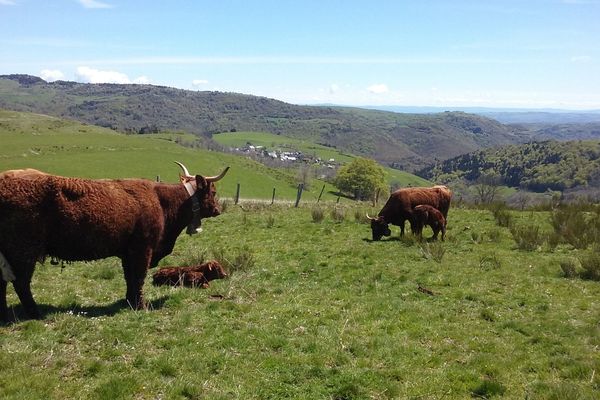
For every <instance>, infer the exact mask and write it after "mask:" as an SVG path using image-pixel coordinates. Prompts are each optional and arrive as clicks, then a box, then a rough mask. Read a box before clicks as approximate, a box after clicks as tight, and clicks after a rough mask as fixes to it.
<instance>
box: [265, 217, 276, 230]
mask: <svg viewBox="0 0 600 400" xmlns="http://www.w3.org/2000/svg"><path fill="white" fill-rule="evenodd" d="M273 225H275V217H274V216H273V214H269V215H267V228H272V227H273Z"/></svg>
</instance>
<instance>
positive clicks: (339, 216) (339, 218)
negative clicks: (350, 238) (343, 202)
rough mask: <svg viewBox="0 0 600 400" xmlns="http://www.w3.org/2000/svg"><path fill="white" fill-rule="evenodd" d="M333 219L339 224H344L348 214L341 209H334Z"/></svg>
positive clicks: (332, 211)
mask: <svg viewBox="0 0 600 400" xmlns="http://www.w3.org/2000/svg"><path fill="white" fill-rule="evenodd" d="M331 219H333V220H334V222H338V223H340V222H344V219H346V212H345V211H344V209H343V208H341V207H337V206H336V207H333V208H332V209H331Z"/></svg>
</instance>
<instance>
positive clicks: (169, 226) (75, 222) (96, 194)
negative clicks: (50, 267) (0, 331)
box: [0, 166, 227, 320]
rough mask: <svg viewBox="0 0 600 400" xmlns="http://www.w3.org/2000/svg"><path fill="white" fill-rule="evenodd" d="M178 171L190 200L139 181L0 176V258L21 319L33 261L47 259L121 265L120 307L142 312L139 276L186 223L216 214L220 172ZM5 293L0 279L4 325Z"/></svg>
mask: <svg viewBox="0 0 600 400" xmlns="http://www.w3.org/2000/svg"><path fill="white" fill-rule="evenodd" d="M182 168H184V171H185V172H186V185H187V187H188V188H191V189H190V192H191V193H192V194H189V192H188V190H186V187H185V186H184V185H183V184H180V183H178V184H165V183H156V182H153V181H149V180H143V179H120V180H88V179H78V178H66V177H60V176H54V175H48V174H44V173H27V174H25V175H23V174H19V173H17V174H14V173H13V174H6V173H4V174H0V253H2V254H3V256H4V260H5V261H6V262H7V264H8V265H9V267H10V270H11V271H12V273H13V274H14V277H15V279H14V281H13V286H14V288H15V291H16V292H17V295H18V296H19V299H20V301H21V304H22V305H23V307H24V309H25V311H26V312H27V314H28V315H29V316H31V317H38V316H39V313H38V309H37V306H36V303H35V301H34V299H33V296H32V294H31V288H30V285H31V278H32V276H33V272H34V269H35V264H36V262H38V261H43V260H44V259H45V258H46V257H47V256H51V257H53V258H58V259H61V260H65V261H84V260H96V259H101V258H106V257H111V256H116V257H119V258H121V261H122V266H123V270H124V275H125V281H126V283H127V293H126V300H127V301H128V302H129V304H130V305H131V306H132V307H134V308H143V307H145V304H144V300H143V294H142V287H143V284H144V278H145V277H146V272H147V269H148V268H149V267H150V266H156V265H157V264H158V262H159V261H160V260H161V259H162V258H163V257H165V256H167V255H168V254H170V253H171V251H172V250H173V247H174V245H175V240H176V239H177V237H178V236H179V234H180V233H181V231H182V230H183V229H184V228H185V227H186V226H188V225H190V224H192V221H195V222H194V224H195V225H196V226H195V228H198V227H199V225H200V218H208V217H215V216H217V215H219V214H220V209H219V205H218V202H217V200H216V198H215V195H216V190H215V186H214V184H213V182H215V181H217V180H219V179H221V178H222V177H223V175H224V174H225V172H226V171H227V169H226V170H225V171H224V172H223V173H222V174H221V175H220V176H219V177H210V178H204V177H202V176H201V175H196V176H195V177H193V176H191V175H188V174H187V170H186V169H185V167H183V166H182ZM38 172H39V171H38ZM194 203H196V205H197V210H193V205H194ZM188 232H189V226H188ZM194 232H195V229H194ZM6 286H7V281H6V280H5V279H0V319H4V320H6V319H7V304H6Z"/></svg>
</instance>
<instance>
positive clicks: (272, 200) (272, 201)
mask: <svg viewBox="0 0 600 400" xmlns="http://www.w3.org/2000/svg"><path fill="white" fill-rule="evenodd" d="M274 202H275V188H273V196H271V205H273V203H274Z"/></svg>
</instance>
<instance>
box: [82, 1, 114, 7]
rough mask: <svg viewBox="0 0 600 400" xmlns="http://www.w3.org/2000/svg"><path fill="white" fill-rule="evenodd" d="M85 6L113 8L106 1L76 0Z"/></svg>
mask: <svg viewBox="0 0 600 400" xmlns="http://www.w3.org/2000/svg"><path fill="white" fill-rule="evenodd" d="M78 1H79V3H80V4H81V5H82V6H84V7H85V8H113V7H114V6H113V5H111V4H108V3H103V2H101V1H97V0H78Z"/></svg>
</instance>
